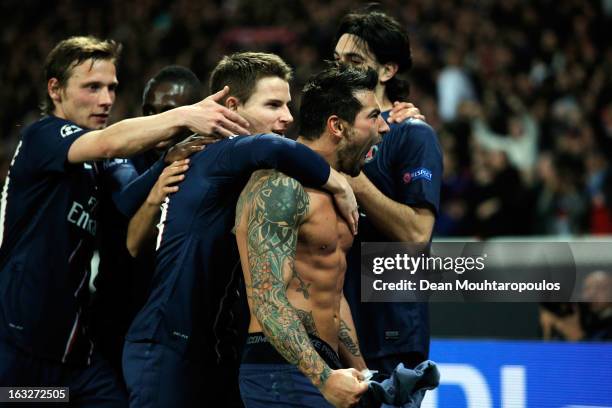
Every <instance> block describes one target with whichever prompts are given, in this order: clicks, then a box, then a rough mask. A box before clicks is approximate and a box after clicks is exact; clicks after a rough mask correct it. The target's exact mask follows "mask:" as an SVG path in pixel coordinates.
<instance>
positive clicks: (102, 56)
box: [41, 37, 121, 115]
mask: <svg viewBox="0 0 612 408" xmlns="http://www.w3.org/2000/svg"><path fill="white" fill-rule="evenodd" d="M120 54H121V44H120V43H118V42H115V41H113V40H100V39H98V38H96V37H70V38H68V39H65V40H63V41H60V42H59V43H58V44H57V45H56V46H55V48H53V50H52V51H51V52H50V53H49V55H48V56H47V59H46V61H45V67H44V71H45V81H46V82H45V86H46V84H47V83H48V82H49V80H50V79H51V78H57V80H58V82H59V84H60V86H62V87H63V86H66V84H67V83H68V79H70V75H72V69H73V68H74V67H76V66H77V65H79V64H81V63H82V62H83V61H87V60H88V59H91V60H93V61H96V60H110V61H111V62H112V63H113V64H117V61H118V59H119V55H120ZM45 95H46V96H45V100H44V101H43V102H42V103H41V110H42V112H43V114H47V115H48V114H51V113H52V112H53V110H54V109H55V105H54V104H53V100H51V97H50V96H49V93H48V92H47V91H45Z"/></svg>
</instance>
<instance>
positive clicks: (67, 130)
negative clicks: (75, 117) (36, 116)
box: [60, 125, 83, 137]
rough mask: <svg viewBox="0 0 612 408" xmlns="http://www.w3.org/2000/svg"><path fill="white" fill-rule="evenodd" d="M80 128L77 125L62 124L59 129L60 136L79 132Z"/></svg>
mask: <svg viewBox="0 0 612 408" xmlns="http://www.w3.org/2000/svg"><path fill="white" fill-rule="evenodd" d="M81 130H83V129H81V128H80V127H78V126H77V125H64V126H62V128H61V129H60V136H61V137H67V136H70V135H71V134H73V133H76V132H80V131H81Z"/></svg>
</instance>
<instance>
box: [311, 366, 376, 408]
mask: <svg viewBox="0 0 612 408" xmlns="http://www.w3.org/2000/svg"><path fill="white" fill-rule="evenodd" d="M363 380H364V378H363V375H362V374H361V373H360V372H359V371H357V370H355V369H354V368H345V369H341V370H333V371H332V372H331V374H330V375H329V377H328V378H327V381H325V384H323V386H321V387H320V388H319V391H321V394H323V396H324V397H325V399H326V400H327V401H329V402H330V403H331V404H332V405H333V406H334V407H339V408H340V407H341V408H345V407H354V406H356V405H357V404H358V403H359V398H361V396H362V395H363V393H365V392H366V391H367V390H368V383H367V382H365V381H363Z"/></svg>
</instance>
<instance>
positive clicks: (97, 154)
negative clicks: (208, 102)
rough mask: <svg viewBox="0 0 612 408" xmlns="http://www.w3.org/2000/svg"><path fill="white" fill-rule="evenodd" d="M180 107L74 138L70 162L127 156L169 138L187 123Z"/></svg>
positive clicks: (69, 155)
mask: <svg viewBox="0 0 612 408" xmlns="http://www.w3.org/2000/svg"><path fill="white" fill-rule="evenodd" d="M183 113H184V112H183V110H182V108H177V109H172V110H169V111H167V112H164V113H161V114H159V115H153V116H143V117H139V118H132V119H125V120H122V121H120V122H118V123H115V124H113V125H111V126H109V127H107V128H105V129H102V130H94V131H91V132H88V133H86V134H85V135H83V136H81V137H80V138H79V139H77V140H76V141H75V142H74V143H73V145H72V146H71V148H70V150H69V151H68V160H69V161H70V162H72V163H76V162H84V161H89V160H99V159H105V158H111V157H128V156H132V155H134V154H136V153H140V152H142V151H145V150H148V149H150V148H152V147H153V146H155V144H157V143H159V142H161V141H163V140H166V139H169V138H170V137H172V136H173V135H174V134H175V133H177V132H178V131H179V130H180V128H181V127H182V126H185V125H186V122H185V120H184V115H183Z"/></svg>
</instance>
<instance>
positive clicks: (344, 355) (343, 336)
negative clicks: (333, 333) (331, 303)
mask: <svg viewBox="0 0 612 408" xmlns="http://www.w3.org/2000/svg"><path fill="white" fill-rule="evenodd" d="M338 338H339V339H340V343H339V347H338V354H339V355H340V358H341V359H342V362H343V363H344V364H345V366H346V367H353V368H355V369H357V370H359V371H361V370H363V369H365V368H367V366H366V363H365V361H364V359H363V356H362V355H361V351H360V350H359V341H358V340H357V331H356V330H355V324H354V323H353V317H352V316H351V309H350V306H349V304H348V302H347V301H346V299H345V297H344V293H343V294H342V299H341V300H340V330H339V331H338Z"/></svg>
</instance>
